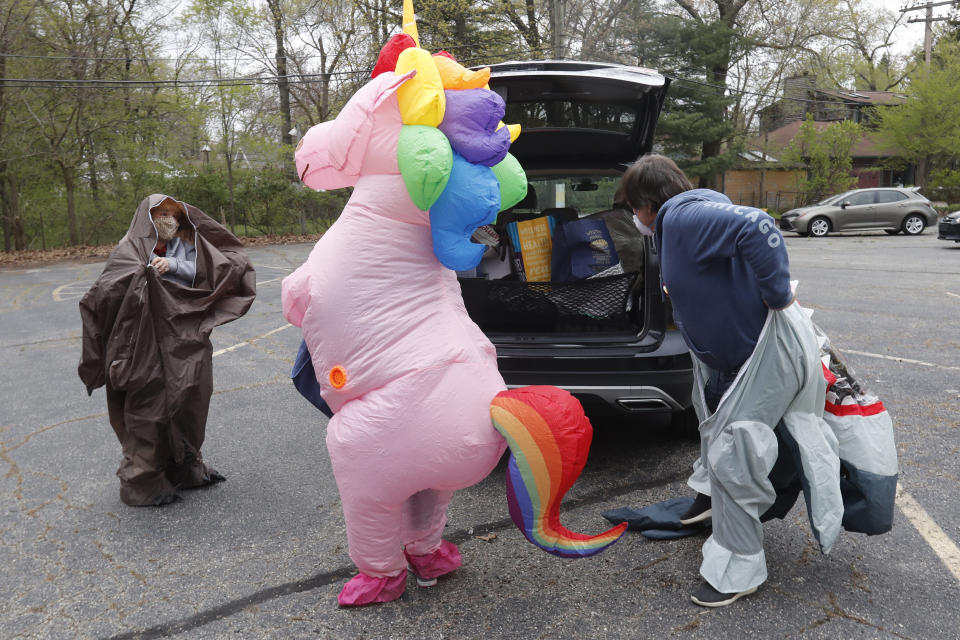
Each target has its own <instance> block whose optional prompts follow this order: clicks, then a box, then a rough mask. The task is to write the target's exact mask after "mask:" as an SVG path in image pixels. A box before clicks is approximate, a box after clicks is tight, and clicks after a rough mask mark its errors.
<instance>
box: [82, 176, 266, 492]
mask: <svg viewBox="0 0 960 640" xmlns="http://www.w3.org/2000/svg"><path fill="white" fill-rule="evenodd" d="M255 296H256V274H255V273H254V270H253V267H252V266H251V264H250V260H249V258H248V257H247V255H246V252H245V251H244V250H243V247H242V245H241V244H240V241H239V240H237V238H236V237H235V236H234V235H233V234H232V233H230V232H229V231H227V230H226V229H225V228H223V227H222V226H221V225H219V224H217V222H215V221H214V220H213V219H211V218H210V217H208V216H207V215H206V214H205V213H203V212H202V211H200V210H199V209H197V208H196V207H193V206H191V205H188V204H185V203H182V202H178V201H176V200H174V199H173V198H170V197H168V196H165V195H163V194H154V195H151V196H149V197H147V198H144V199H143V201H142V202H141V203H140V206H138V207H137V211H136V213H135V214H134V216H133V221H132V222H131V223H130V228H129V229H128V230H127V233H126V235H125V236H124V237H123V238H121V240H120V243H119V244H118V245H117V247H116V248H115V249H114V250H113V252H112V253H111V254H110V257H109V258H107V264H106V266H105V267H104V269H103V273H102V274H100V277H99V278H98V279H97V281H96V282H95V283H94V285H93V286H92V287H91V288H90V290H89V291H88V292H87V293H86V295H84V296H83V298H82V299H81V300H80V315H81V317H82V319H83V351H82V354H81V358H80V366H79V368H78V373H79V375H80V379H81V380H83V382H84V384H85V385H86V386H87V393H88V394H92V393H93V390H94V389H96V388H98V387H101V386H104V385H106V392H107V409H108V411H109V414H110V424H111V426H112V427H113V430H114V431H115V432H116V434H117V438H118V439H119V440H120V444H121V446H122V448H123V461H122V462H121V464H120V469H119V470H118V471H117V476H118V477H119V478H120V499H121V500H122V501H123V502H124V503H126V504H128V505H132V506H149V505H157V506H159V505H163V504H168V503H170V502H173V501H174V500H176V499H177V498H178V497H179V495H178V493H177V490H178V489H189V488H194V487H202V486H205V485H208V484H213V483H215V482H219V481H222V480H224V477H223V476H222V475H220V474H219V473H217V472H216V471H215V470H213V469H212V468H211V467H209V466H208V465H207V464H205V463H204V461H203V458H202V456H201V455H200V447H201V446H203V440H204V435H205V431H206V422H207V410H208V409H209V406H210V395H211V393H212V392H213V347H212V345H211V344H210V332H211V331H212V330H213V328H214V327H215V326H217V325H220V324H224V323H226V322H230V321H231V320H236V319H237V318H239V317H240V316H242V315H243V314H244V313H246V312H247V309H249V308H250V305H251V304H252V303H253V299H254V297H255Z"/></svg>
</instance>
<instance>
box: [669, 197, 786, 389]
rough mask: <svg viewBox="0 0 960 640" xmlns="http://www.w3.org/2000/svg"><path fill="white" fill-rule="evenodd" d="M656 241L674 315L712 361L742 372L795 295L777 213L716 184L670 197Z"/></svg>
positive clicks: (715, 366)
mask: <svg viewBox="0 0 960 640" xmlns="http://www.w3.org/2000/svg"><path fill="white" fill-rule="evenodd" d="M654 241H655V242H656V246H657V251H658V253H659V254H660V278H661V281H662V284H663V286H664V287H665V289H666V291H667V295H669V296H670V301H671V303H672V304H673V316H674V322H676V325H677V328H678V329H679V330H680V333H681V334H682V335H683V339H684V340H685V341H686V343H687V346H688V347H690V350H691V351H692V352H693V353H694V355H696V356H697V358H699V359H700V360H701V361H702V362H703V363H704V364H706V365H707V366H708V367H710V368H712V369H717V370H719V371H724V372H727V371H734V370H736V369H739V368H740V365H742V364H743V363H744V361H745V360H746V359H747V358H748V357H749V356H750V354H751V353H752V352H753V349H754V347H755V346H756V344H757V338H758V337H759V336H760V330H761V329H762V328H763V323H764V321H765V320H766V318H767V308H768V307H769V308H771V309H781V308H783V307H785V306H787V305H788V304H790V301H791V300H792V299H793V293H792V292H791V290H790V265H789V262H788V259H787V249H786V247H785V246H784V243H783V236H782V235H780V231H779V230H778V229H777V225H776V223H775V221H774V219H773V218H771V217H770V216H769V215H767V214H766V213H764V212H763V211H761V210H760V209H754V208H753V207H744V206H738V205H734V204H732V203H731V202H730V199H729V198H727V197H726V196H725V195H723V194H722V193H717V192H716V191H711V190H709V189H694V190H692V191H686V192H684V193H681V194H679V195H676V196H674V197H673V198H670V199H669V200H667V201H666V202H665V203H664V204H663V206H662V207H660V211H659V213H658V214H657V221H656V225H655V235H654Z"/></svg>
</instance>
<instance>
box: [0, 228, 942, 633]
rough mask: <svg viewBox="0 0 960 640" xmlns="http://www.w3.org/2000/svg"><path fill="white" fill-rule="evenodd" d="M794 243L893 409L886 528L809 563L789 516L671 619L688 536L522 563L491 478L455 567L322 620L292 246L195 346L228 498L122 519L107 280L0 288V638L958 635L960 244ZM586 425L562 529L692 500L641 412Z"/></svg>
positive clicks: (296, 253) (687, 454)
mask: <svg viewBox="0 0 960 640" xmlns="http://www.w3.org/2000/svg"><path fill="white" fill-rule="evenodd" d="M787 246H788V250H789V254H790V259H791V270H792V274H793V277H794V278H797V279H799V280H800V287H799V291H798V294H799V299H800V301H801V303H802V304H804V305H805V306H807V307H810V308H812V309H813V310H814V315H813V318H814V321H815V322H817V323H818V324H819V325H820V326H821V327H822V328H823V329H824V330H825V331H826V333H827V334H828V335H829V336H830V337H831V339H832V341H833V343H834V344H835V346H837V347H838V348H839V349H840V351H841V353H843V354H844V355H845V356H846V358H847V362H848V363H849V364H850V365H851V366H852V367H853V369H854V370H855V371H856V372H857V373H858V374H859V375H860V378H861V379H863V380H864V381H866V383H867V385H868V386H869V388H870V389H871V390H873V391H874V392H876V393H877V394H878V395H879V396H880V398H881V399H882V400H883V402H884V403H885V404H886V405H887V407H888V408H889V410H890V412H891V414H892V415H893V418H894V422H895V428H896V436H897V445H898V451H899V456H900V460H899V461H900V487H901V494H900V497H899V498H898V510H897V512H896V516H895V523H894V528H893V530H892V531H891V532H890V533H888V534H885V535H882V536H875V537H866V536H863V535H859V534H849V533H843V534H841V537H840V540H839V541H838V543H837V544H836V546H835V547H834V550H833V552H832V553H831V554H830V555H828V556H823V555H821V554H820V553H819V551H818V550H817V546H816V543H815V541H814V540H813V537H812V535H811V534H810V531H809V527H808V526H807V524H806V514H805V511H804V509H803V506H802V505H798V506H797V507H795V508H794V510H793V512H791V513H790V514H789V515H788V516H787V518H786V519H784V520H782V521H773V522H770V523H768V524H767V525H765V528H764V530H765V536H766V542H765V547H766V554H767V560H768V566H769V574H770V577H769V580H768V581H767V583H765V584H764V585H763V586H762V587H761V589H760V590H759V591H758V592H757V593H756V594H754V595H752V596H750V597H748V598H746V599H744V600H742V601H740V602H738V603H736V604H735V605H733V606H731V607H726V608H724V609H720V610H705V609H702V608H699V607H697V606H696V605H694V604H692V603H691V602H690V600H689V595H690V593H691V592H692V591H693V590H694V589H695V588H696V586H697V585H698V583H699V577H698V567H699V563H700V546H701V544H702V543H703V541H704V537H703V536H699V537H692V538H686V539H682V540H676V541H661V542H655V541H651V540H647V539H645V538H643V537H642V536H640V535H638V534H633V533H628V534H627V535H626V536H625V537H624V539H623V540H621V541H620V542H619V543H617V544H616V545H614V546H613V547H611V548H610V549H608V550H607V551H606V552H604V553H603V554H601V555H600V556H597V557H595V558H592V559H586V560H560V559H557V558H554V557H552V556H548V555H546V554H544V553H542V552H540V551H539V550H537V549H535V548H534V547H533V546H532V545H530V544H529V543H527V542H526V540H525V539H524V538H523V537H522V535H521V534H520V533H519V532H518V531H517V530H516V529H515V528H514V527H513V525H512V524H511V523H510V520H509V516H508V512H507V506H506V500H505V499H504V497H505V492H504V489H503V481H504V465H503V464H502V463H501V465H500V467H498V468H497V470H496V471H494V473H493V474H491V476H490V477H488V478H487V479H486V480H484V481H483V482H481V483H480V484H478V485H476V486H474V487H472V488H470V489H467V490H465V491H462V492H460V493H459V494H457V496H456V497H455V499H454V502H453V504H452V506H451V509H450V514H449V523H448V529H447V535H446V537H447V538H449V539H450V540H452V541H454V542H456V543H457V544H459V545H460V548H461V551H462V553H463V557H464V565H463V567H462V568H461V569H459V570H458V571H456V572H455V573H454V574H452V575H451V576H449V577H448V578H445V579H441V581H440V583H439V584H438V585H437V586H436V587H434V588H431V589H418V588H417V587H416V584H415V582H414V581H413V580H411V581H409V584H408V588H407V592H406V594H405V595H404V596H403V597H402V598H401V599H400V600H399V601H396V602H392V603H388V604H384V605H377V606H371V607H364V608H358V609H340V608H338V607H337V603H336V594H337V593H338V591H339V589H340V586H341V585H342V583H343V582H344V581H345V580H346V579H347V578H349V577H350V576H351V575H353V572H354V569H353V566H352V564H351V562H350V560H349V558H348V556H347V552H346V536H345V532H344V524H343V516H342V513H341V511H340V503H339V498H338V494H337V490H336V486H335V483H334V480H333V476H332V473H331V470H330V463H329V460H328V458H327V454H326V451H325V447H324V440H323V438H324V427H325V419H324V418H323V416H322V415H320V414H319V413H318V412H316V411H315V410H314V409H313V408H312V407H311V406H310V405H309V404H307V402H306V401H304V400H303V399H302V398H301V397H300V396H299V395H297V393H296V391H295V390H294V388H293V386H292V385H291V384H290V381H289V378H288V372H289V369H290V366H291V364H292V361H293V356H294V354H295V352H296V348H297V345H298V343H299V341H300V336H299V331H298V330H297V329H296V328H293V327H290V326H289V325H287V323H286V322H285V320H284V319H283V317H282V315H281V313H280V280H281V279H282V278H283V277H284V276H285V275H286V274H287V273H289V272H290V271H291V270H293V269H294V268H295V267H296V266H298V265H299V264H300V263H301V262H302V261H303V259H304V258H305V257H306V255H307V254H308V253H309V250H310V248H311V247H310V245H305V244H301V245H285V246H273V247H262V248H257V249H252V250H251V251H250V255H251V258H252V260H253V262H254V264H255V266H256V268H257V281H258V296H257V300H256V302H255V303H254V305H253V307H252V308H251V310H250V312H249V313H248V314H247V315H246V316H245V317H243V318H241V319H240V320H238V321H236V322H234V323H232V324H228V325H225V326H223V327H220V328H218V329H216V330H215V331H214V334H213V342H214V349H215V352H216V353H215V357H214V384H215V393H214V396H213V399H212V402H211V409H210V418H209V422H208V427H207V444H206V445H205V446H204V455H205V458H206V459H207V460H208V461H210V462H211V463H212V464H213V465H214V466H215V467H216V468H217V469H218V470H219V471H221V472H222V473H223V474H224V475H226V476H227V478H228V480H227V482H225V483H222V484H219V485H216V486H214V487H211V488H208V489H204V490H199V491H193V492H189V493H187V494H186V499H185V500H183V501H181V502H178V503H175V504H173V505H170V506H167V507H163V508H130V507H126V506H124V505H123V504H122V503H121V502H120V501H119V498H118V495H117V489H118V481H117V479H116V477H115V476H114V472H115V470H116V468H117V466H118V464H119V460H120V449H119V445H118V443H117V442H116V439H115V437H114V435H113V433H112V431H111V429H110V426H109V423H108V421H107V416H106V403H105V398H104V393H103V390H102V389H100V390H97V391H95V392H94V393H93V395H92V396H91V397H88V396H87V394H86V391H85V389H84V388H83V385H82V383H81V382H80V380H79V378H78V377H77V375H76V366H77V362H78V359H79V354H80V318H79V314H78V312H77V301H78V300H79V298H80V296H81V295H82V294H83V293H84V292H85V291H86V290H87V288H89V286H90V284H91V283H92V282H93V281H94V279H95V278H96V277H97V275H98V274H99V273H100V271H101V269H102V267H103V263H102V262H89V263H77V262H64V263H59V264H54V265H48V266H40V267H35V268H18V269H3V270H0V294H2V295H0V322H2V332H0V362H2V367H0V407H3V409H2V411H0V637H3V638H43V639H50V638H137V637H139V638H158V637H176V638H277V639H280V638H283V639H287V638H333V639H341V638H425V639H427V638H430V639H432V638H465V639H470V638H488V639H496V638H545V639H549V638H578V639H579V638H665V637H677V638H741V637H757V638H909V639H920V638H957V637H960V632H958V631H957V629H960V607H957V604H956V603H957V599H958V596H960V552H958V543H960V506H958V505H960V502H958V500H957V496H958V495H960V331H958V327H957V320H956V319H957V317H958V314H960V244H955V243H946V242H943V241H938V240H937V239H936V234H935V232H932V231H931V230H927V232H926V233H925V234H923V235H921V236H918V237H905V236H893V237H891V236H887V235H885V234H883V233H876V234H875V233H865V234H860V235H856V234H844V235H831V236H829V237H827V238H824V239H809V238H799V237H796V236H789V237H787ZM595 427H596V434H595V437H594V444H593V447H592V449H591V452H590V458H589V461H588V463H587V466H586V468H585V470H584V473H583V475H582V476H581V478H580V480H579V481H578V482H577V484H576V485H575V486H574V487H573V489H572V491H571V492H570V493H569V494H568V497H567V500H566V503H565V510H564V512H563V520H564V523H565V524H566V525H567V526H568V527H570V528H571V529H574V530H576V531H582V532H585V533H597V532H599V531H602V530H604V529H606V528H607V526H608V523H607V522H606V521H605V520H603V518H602V517H601V516H600V514H601V512H603V511H605V510H607V509H611V508H616V507H621V506H633V507H640V506H643V505H646V504H650V503H652V502H657V501H660V500H663V499H666V498H669V497H672V496H677V495H689V494H690V490H689V489H687V487H686V486H685V483H684V481H685V478H686V475H687V473H688V472H689V468H690V464H691V463H692V462H693V460H694V458H695V457H696V456H697V455H698V444H697V443H696V442H694V441H691V440H689V439H684V438H683V437H680V436H677V435H674V434H672V433H670V432H669V429H668V427H667V425H666V424H664V423H663V422H662V421H656V420H652V419H643V418H640V417H637V418H632V419H629V420H621V421H616V422H614V421H610V422H596V423H595Z"/></svg>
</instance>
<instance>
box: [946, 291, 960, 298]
mask: <svg viewBox="0 0 960 640" xmlns="http://www.w3.org/2000/svg"><path fill="white" fill-rule="evenodd" d="M947 295H948V296H953V297H954V298H960V294H957V293H951V292H949V291H947Z"/></svg>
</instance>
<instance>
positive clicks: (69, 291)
mask: <svg viewBox="0 0 960 640" xmlns="http://www.w3.org/2000/svg"><path fill="white" fill-rule="evenodd" d="M89 288H90V283H89V282H68V283H67V284H62V285H60V286H59V287H57V288H56V289H54V290H53V293H52V294H51V295H53V301H54V302H64V301H66V300H74V299H77V298H82V297H83V294H85V293H86V292H87V289H89Z"/></svg>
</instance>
